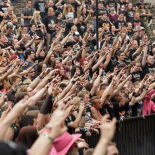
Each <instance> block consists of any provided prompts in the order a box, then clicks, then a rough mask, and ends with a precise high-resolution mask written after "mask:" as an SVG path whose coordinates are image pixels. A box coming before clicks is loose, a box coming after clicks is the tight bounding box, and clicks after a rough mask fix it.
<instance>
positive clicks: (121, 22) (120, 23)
mask: <svg viewBox="0 0 155 155" xmlns="http://www.w3.org/2000/svg"><path fill="white" fill-rule="evenodd" d="M114 25H115V27H116V29H121V27H122V26H124V25H126V23H125V21H124V20H122V21H120V20H116V21H115V22H114Z"/></svg>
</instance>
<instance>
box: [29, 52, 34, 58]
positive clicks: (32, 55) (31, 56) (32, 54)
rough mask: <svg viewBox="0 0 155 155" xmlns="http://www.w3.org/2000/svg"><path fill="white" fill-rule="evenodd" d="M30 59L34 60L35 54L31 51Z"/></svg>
mask: <svg viewBox="0 0 155 155" xmlns="http://www.w3.org/2000/svg"><path fill="white" fill-rule="evenodd" d="M29 56H30V58H31V59H35V53H34V52H33V51H31V55H29Z"/></svg>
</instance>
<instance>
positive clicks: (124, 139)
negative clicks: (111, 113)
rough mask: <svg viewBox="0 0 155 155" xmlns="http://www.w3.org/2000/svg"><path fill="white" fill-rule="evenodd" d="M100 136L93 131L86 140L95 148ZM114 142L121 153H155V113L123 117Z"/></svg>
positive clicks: (137, 154) (147, 154)
mask: <svg viewBox="0 0 155 155" xmlns="http://www.w3.org/2000/svg"><path fill="white" fill-rule="evenodd" d="M99 138H100V135H97V134H96V133H92V136H91V137H86V138H85V140H86V142H87V143H88V144H89V147H90V148H94V147H95V146H96V144H97V143H98V140H99ZM113 142H116V144H117V148H118V150H119V152H120V155H155V114H152V115H145V116H138V117H132V118H125V119H123V120H122V121H120V122H119V123H117V128H116V134H115V136H114V139H113Z"/></svg>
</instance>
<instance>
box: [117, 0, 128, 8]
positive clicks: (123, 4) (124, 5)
mask: <svg viewBox="0 0 155 155" xmlns="http://www.w3.org/2000/svg"><path fill="white" fill-rule="evenodd" d="M119 4H120V8H125V7H126V4H128V3H127V2H121V1H120V2H119Z"/></svg>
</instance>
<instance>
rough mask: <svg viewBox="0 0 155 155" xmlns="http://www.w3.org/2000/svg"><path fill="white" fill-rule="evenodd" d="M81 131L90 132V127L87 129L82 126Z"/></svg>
mask: <svg viewBox="0 0 155 155" xmlns="http://www.w3.org/2000/svg"><path fill="white" fill-rule="evenodd" d="M80 132H82V133H86V132H89V129H87V128H80Z"/></svg>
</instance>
